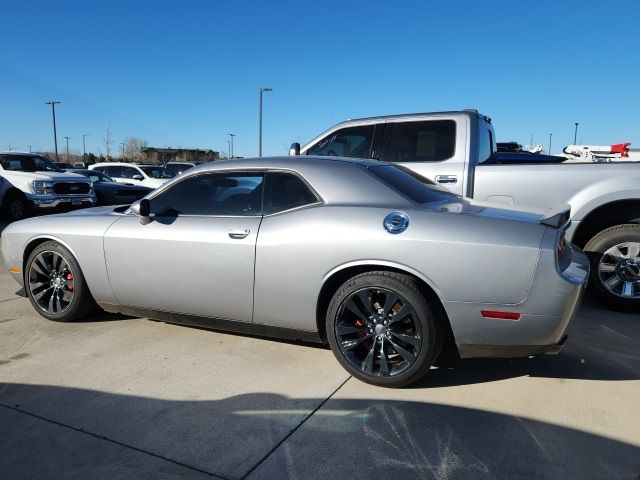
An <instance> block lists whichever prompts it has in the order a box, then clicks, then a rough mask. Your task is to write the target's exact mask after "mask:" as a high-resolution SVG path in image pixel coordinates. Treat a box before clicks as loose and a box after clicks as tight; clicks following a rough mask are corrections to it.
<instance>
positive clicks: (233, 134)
mask: <svg viewBox="0 0 640 480" xmlns="http://www.w3.org/2000/svg"><path fill="white" fill-rule="evenodd" d="M229 136H230V137H231V144H230V147H229V152H230V153H229V156H230V157H231V158H233V137H235V136H236V134H235V133H230V134H229Z"/></svg>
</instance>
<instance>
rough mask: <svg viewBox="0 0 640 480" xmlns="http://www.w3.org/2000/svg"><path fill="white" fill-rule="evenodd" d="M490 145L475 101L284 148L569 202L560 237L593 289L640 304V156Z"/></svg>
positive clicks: (485, 193)
mask: <svg viewBox="0 0 640 480" xmlns="http://www.w3.org/2000/svg"><path fill="white" fill-rule="evenodd" d="M495 153H496V142H495V133H494V130H493V126H492V124H491V119H490V118H489V117H487V116H485V115H482V114H480V113H478V112H477V111H476V110H463V111H453V112H438V113H424V114H409V115H393V116H383V117H372V118H363V119H359V120H349V121H346V122H343V123H340V124H338V125H335V126H333V127H331V128H330V129H329V130H327V131H326V132H324V133H322V134H321V135H319V136H317V137H316V138H314V139H313V140H311V141H310V142H309V143H307V144H306V145H304V146H303V147H300V145H299V144H297V143H294V144H293V145H292V146H291V149H290V151H289V154H290V155H321V156H346V157H358V158H374V159H378V160H383V161H388V162H393V163H396V164H399V165H402V166H404V167H406V168H408V169H411V170H412V171H415V172H417V173H418V174H420V175H421V176H423V177H425V178H426V179H429V180H431V181H432V182H434V183H437V184H439V185H442V186H444V187H446V188H447V189H449V190H451V191H452V192H454V193H457V194H459V195H462V196H465V197H469V198H473V199H476V200H482V201H488V202H495V203H502V204H507V205H513V206H517V207H519V208H523V209H532V210H536V211H540V210H541V209H548V208H551V207H555V206H557V205H559V204H565V203H567V204H569V205H571V223H570V224H569V226H568V228H567V231H566V238H567V240H569V241H570V242H572V243H573V244H575V245H577V246H578V247H580V248H583V249H584V250H585V251H586V252H587V254H588V255H589V257H590V259H591V264H592V271H591V281H590V290H591V292H592V293H593V294H594V296H596V298H598V299H599V300H600V301H601V302H603V303H605V304H606V305H608V306H610V307H613V308H617V309H623V310H630V311H635V312H640V163H638V162H616V163H591V162H589V163H564V162H561V163H558V162H553V163H543V162H535V163H526V162H523V163H517V164H514V163H504V164H501V163H500V162H498V161H496V155H495ZM490 274H491V272H487V275H490Z"/></svg>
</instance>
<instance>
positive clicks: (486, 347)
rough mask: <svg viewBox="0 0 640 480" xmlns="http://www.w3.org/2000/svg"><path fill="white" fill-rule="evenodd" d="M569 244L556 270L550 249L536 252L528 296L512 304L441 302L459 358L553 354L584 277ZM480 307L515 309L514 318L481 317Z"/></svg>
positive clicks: (580, 256) (581, 258)
mask: <svg viewBox="0 0 640 480" xmlns="http://www.w3.org/2000/svg"><path fill="white" fill-rule="evenodd" d="M571 248H572V251H571V259H570V262H568V265H567V266H566V268H564V270H562V271H560V270H559V269H558V266H557V264H556V261H555V258H554V255H552V254H551V252H545V253H544V254H541V258H540V260H539V263H538V268H537V269H536V274H535V275H534V279H533V283H532V285H531V289H530V291H529V295H528V296H527V298H526V299H525V300H524V301H523V302H521V303H519V304H517V305H495V304H478V303H473V304H470V303H461V302H448V303H446V304H445V309H446V310H447V314H448V315H449V318H450V319H451V328H452V330H453V334H454V337H455V340H456V344H457V346H458V352H459V353H460V356H461V357H462V358H474V357H503V358H507V357H523V356H529V355H539V354H542V353H558V352H559V351H560V349H561V348H562V346H563V345H564V342H565V341H566V336H567V335H566V332H567V330H568V328H569V326H570V325H571V322H572V321H573V319H574V318H575V315H576V313H577V311H578V308H579V307H580V303H581V300H582V296H583V294H584V291H585V288H586V285H587V282H588V279H589V259H588V258H587V256H586V255H585V254H584V253H583V252H582V251H581V250H580V249H578V248H577V247H573V246H572V247H571ZM482 310H499V311H509V312H517V313H520V318H519V319H518V320H517V321H513V320H501V319H492V318H484V317H483V316H482V314H481V311H482Z"/></svg>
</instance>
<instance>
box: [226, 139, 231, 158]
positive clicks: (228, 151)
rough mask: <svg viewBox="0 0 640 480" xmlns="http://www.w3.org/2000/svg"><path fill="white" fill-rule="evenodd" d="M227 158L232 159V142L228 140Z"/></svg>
mask: <svg viewBox="0 0 640 480" xmlns="http://www.w3.org/2000/svg"><path fill="white" fill-rule="evenodd" d="M227 158H231V140H227Z"/></svg>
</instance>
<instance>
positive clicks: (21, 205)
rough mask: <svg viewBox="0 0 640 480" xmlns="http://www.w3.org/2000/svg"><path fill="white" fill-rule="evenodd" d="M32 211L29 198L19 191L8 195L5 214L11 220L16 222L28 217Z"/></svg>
mask: <svg viewBox="0 0 640 480" xmlns="http://www.w3.org/2000/svg"><path fill="white" fill-rule="evenodd" d="M29 213H30V208H29V202H28V201H27V198H26V197H25V196H24V195H23V194H22V193H18V192H11V193H9V194H8V195H7V199H6V203H5V214H6V216H7V218H9V220H11V221H13V222H15V221H16V220H22V219H23V218H27V217H28V216H29Z"/></svg>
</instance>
